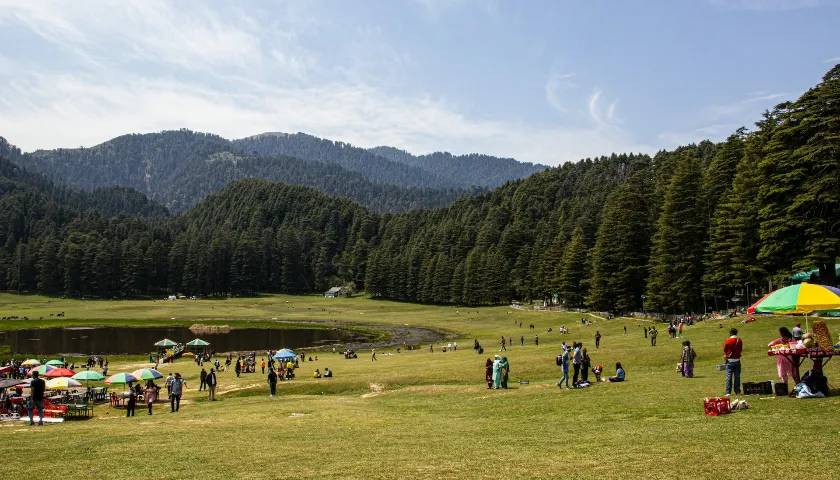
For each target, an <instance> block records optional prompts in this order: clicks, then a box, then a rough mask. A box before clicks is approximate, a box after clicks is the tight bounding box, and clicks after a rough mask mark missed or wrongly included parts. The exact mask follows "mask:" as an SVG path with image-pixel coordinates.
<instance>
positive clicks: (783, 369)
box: [767, 327, 799, 385]
mask: <svg viewBox="0 0 840 480" xmlns="http://www.w3.org/2000/svg"><path fill="white" fill-rule="evenodd" d="M779 335H781V336H780V337H779V338H777V339H775V340H773V341H772V342H770V343H769V344H768V345H767V346H768V347H772V346H774V345H788V344H790V343H791V342H792V341H793V334H792V333H791V332H790V330H788V328H787V327H781V328H779ZM795 362H796V361H795V360H794V359H793V358H792V357H791V356H790V355H776V372H777V373H778V374H779V380H781V381H782V383H784V384H785V385H787V383H788V377H790V378H793V381H794V383H799V372H798V367H797V366H795Z"/></svg>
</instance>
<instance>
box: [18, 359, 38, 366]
mask: <svg viewBox="0 0 840 480" xmlns="http://www.w3.org/2000/svg"><path fill="white" fill-rule="evenodd" d="M40 364H41V362H39V361H38V360H35V359H34V358H30V359H29V360H24V361H23V363H21V365H22V366H24V367H37V366H38V365H40Z"/></svg>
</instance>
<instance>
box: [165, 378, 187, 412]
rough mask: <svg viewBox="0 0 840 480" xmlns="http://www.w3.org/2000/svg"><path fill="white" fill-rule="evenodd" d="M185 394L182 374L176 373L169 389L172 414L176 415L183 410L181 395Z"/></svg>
mask: <svg viewBox="0 0 840 480" xmlns="http://www.w3.org/2000/svg"><path fill="white" fill-rule="evenodd" d="M183 392H184V380H182V379H181V374H180V373H176V374H175V377H174V378H173V379H172V386H171V387H170V389H169V406H170V408H171V410H172V411H171V412H170V413H175V412H177V411H180V410H181V394H182V393H183Z"/></svg>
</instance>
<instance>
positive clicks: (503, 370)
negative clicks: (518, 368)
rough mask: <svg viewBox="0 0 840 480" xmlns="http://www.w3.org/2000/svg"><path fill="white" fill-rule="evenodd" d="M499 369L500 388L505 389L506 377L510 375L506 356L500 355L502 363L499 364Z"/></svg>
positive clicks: (506, 384)
mask: <svg viewBox="0 0 840 480" xmlns="http://www.w3.org/2000/svg"><path fill="white" fill-rule="evenodd" d="M499 367H500V369H501V371H500V372H499V373H500V374H501V376H502V380H501V383H502V388H504V389H505V390H507V386H508V378H509V377H510V363H508V359H507V357H502V363H501V364H500V365H499Z"/></svg>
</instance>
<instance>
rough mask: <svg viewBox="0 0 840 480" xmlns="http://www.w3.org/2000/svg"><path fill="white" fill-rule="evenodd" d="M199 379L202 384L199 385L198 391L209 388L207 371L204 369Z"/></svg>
mask: <svg viewBox="0 0 840 480" xmlns="http://www.w3.org/2000/svg"><path fill="white" fill-rule="evenodd" d="M198 378H199V380H201V383H200V384H199V385H198V391H199V392H200V391H202V390H204V389H205V388H207V370H205V369H203V368H202V369H201V375H199V376H198Z"/></svg>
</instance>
